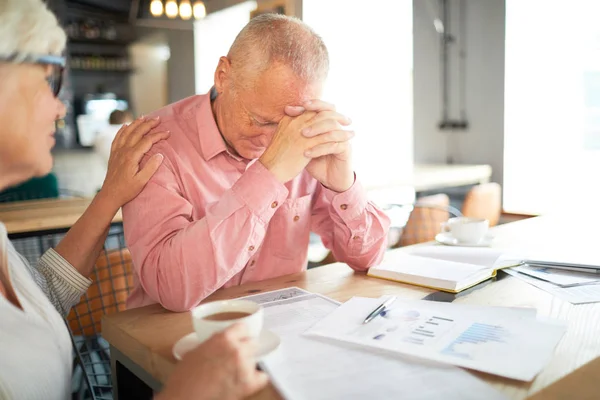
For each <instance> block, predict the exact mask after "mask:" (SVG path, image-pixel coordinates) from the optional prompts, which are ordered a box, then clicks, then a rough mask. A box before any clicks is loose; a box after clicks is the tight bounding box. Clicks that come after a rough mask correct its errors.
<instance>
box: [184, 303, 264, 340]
mask: <svg viewBox="0 0 600 400" xmlns="http://www.w3.org/2000/svg"><path fill="white" fill-rule="evenodd" d="M241 313H243V314H247V315H246V316H241V317H237V318H235V317H236V315H235V314H241ZM191 314H192V323H193V325H194V330H195V331H196V334H197V335H198V339H199V340H200V342H203V341H205V340H206V339H208V338H210V337H211V336H212V335H213V334H215V333H217V332H221V331H222V330H225V328H227V327H228V326H231V325H233V324H235V323H238V322H241V323H243V324H245V325H246V327H247V328H248V332H249V334H250V336H251V337H253V338H257V337H258V336H259V335H260V332H261V331H262V328H263V308H262V307H261V306H260V305H259V304H257V303H255V302H253V301H250V300H222V301H213V302H210V303H206V304H201V305H199V306H198V307H195V308H194V309H192V311H191ZM232 317H234V318H232Z"/></svg>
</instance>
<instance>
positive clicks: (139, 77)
mask: <svg viewBox="0 0 600 400" xmlns="http://www.w3.org/2000/svg"><path fill="white" fill-rule="evenodd" d="M168 49H169V47H168V45H167V44H166V41H165V42H163V43H160V42H156V43H135V44H133V45H132V46H130V48H129V53H130V55H131V60H132V63H133V67H134V70H135V73H134V74H133V75H132V76H131V79H130V81H129V82H130V93H131V102H132V106H133V108H134V111H135V113H136V115H144V114H148V113H150V112H152V111H154V110H157V109H159V108H161V107H163V106H165V105H166V104H167V62H168V61H167V60H166V59H165V58H166V57H167V56H168V51H169V50H168Z"/></svg>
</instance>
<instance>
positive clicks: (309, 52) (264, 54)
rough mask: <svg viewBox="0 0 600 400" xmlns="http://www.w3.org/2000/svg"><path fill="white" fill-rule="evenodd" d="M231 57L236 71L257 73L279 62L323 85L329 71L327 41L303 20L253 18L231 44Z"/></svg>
mask: <svg viewBox="0 0 600 400" xmlns="http://www.w3.org/2000/svg"><path fill="white" fill-rule="evenodd" d="M228 58H229V59H230V61H231V63H232V67H233V68H234V69H237V68H238V67H239V68H242V69H244V70H246V71H249V72H254V73H256V72H259V73H260V72H262V71H264V70H266V69H267V68H268V67H269V66H270V65H272V64H273V63H276V62H279V63H282V64H284V65H287V66H288V67H290V68H291V69H292V71H293V72H294V73H295V74H296V75H297V76H298V77H299V78H301V79H303V80H305V81H306V82H322V81H323V80H325V78H326V77H327V73H328V71H329V54H328V52H327V47H326V46H325V43H324V42H323V39H321V37H320V36H319V35H317V34H316V33H315V32H314V31H313V30H312V29H311V28H310V27H309V26H308V25H306V24H305V23H304V22H302V21H300V20H299V19H297V18H293V17H288V16H285V15H280V14H262V15H259V16H257V17H255V18H253V19H251V20H250V22H248V24H247V25H246V26H245V27H244V28H243V29H242V31H241V32H240V33H239V34H238V36H237V37H236V39H235V41H234V42H233V44H232V45H231V48H230V49H229V54H228Z"/></svg>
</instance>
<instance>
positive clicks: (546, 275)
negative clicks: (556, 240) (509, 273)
mask: <svg viewBox="0 0 600 400" xmlns="http://www.w3.org/2000/svg"><path fill="white" fill-rule="evenodd" d="M512 270H513V271H518V272H520V273H522V274H525V275H529V276H533V277H534V278H538V279H541V280H543V281H546V282H550V283H553V284H555V285H558V286H561V287H570V286H579V285H589V284H591V283H600V274H590V273H587V272H578V271H569V270H564V269H556V268H548V267H532V266H530V265H523V266H519V267H514V268H512Z"/></svg>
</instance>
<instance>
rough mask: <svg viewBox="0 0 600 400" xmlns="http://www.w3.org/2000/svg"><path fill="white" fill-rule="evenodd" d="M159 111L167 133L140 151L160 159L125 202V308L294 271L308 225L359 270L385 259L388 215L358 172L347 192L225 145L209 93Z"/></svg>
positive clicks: (178, 306) (181, 300) (198, 296)
mask: <svg viewBox="0 0 600 400" xmlns="http://www.w3.org/2000/svg"><path fill="white" fill-rule="evenodd" d="M156 115H159V116H160V117H161V122H160V125H159V126H158V127H157V128H155V130H156V131H164V130H170V131H171V136H170V137H169V139H167V140H165V141H162V142H160V143H158V144H156V145H155V146H154V147H153V148H152V150H151V151H150V153H149V154H148V155H147V156H146V158H145V160H147V158H148V156H150V155H151V154H154V153H161V154H163V155H164V161H163V163H162V165H161V167H160V168H159V169H158V171H157V172H156V174H155V175H154V176H153V177H152V179H151V180H150V182H149V183H148V184H147V185H146V187H145V188H144V190H143V191H142V193H140V195H139V196H138V197H137V198H135V199H134V200H133V201H131V202H130V203H128V204H127V205H126V206H125V207H123V220H124V228H125V239H126V242H127V245H128V247H129V249H130V251H131V255H132V257H133V264H134V266H135V287H134V289H133V291H132V293H131V295H130V297H129V300H128V307H139V306H144V305H148V304H153V303H157V302H158V303H160V304H162V305H163V307H165V308H167V309H170V310H173V311H185V310H189V309H190V308H192V307H194V306H196V305H197V304H198V303H199V302H200V301H202V300H203V299H204V298H205V297H207V296H208V295H210V294H211V293H213V292H214V291H215V290H217V289H219V288H221V287H229V286H233V285H240V284H242V283H245V282H253V281H260V280H263V279H267V278H273V277H276V276H280V275H286V274H291V273H295V272H300V271H302V270H304V269H305V268H306V265H307V249H308V242H309V234H310V231H311V230H312V231H313V232H316V233H317V234H319V235H320V236H321V240H322V241H323V244H324V245H325V246H326V247H327V248H329V249H331V250H332V252H333V255H334V256H335V258H336V259H337V260H339V261H343V262H346V263H347V264H348V265H349V266H350V267H352V268H354V269H356V270H365V269H367V268H368V267H370V266H372V265H374V264H376V263H378V262H380V261H381V258H382V257H383V253H384V251H385V248H386V241H387V231H388V228H389V219H388V218H387V216H386V215H385V214H384V213H383V212H382V211H381V210H380V209H378V208H377V207H376V206H375V205H373V204H371V203H370V202H368V201H367V198H366V194H365V191H364V189H363V188H362V187H361V185H360V183H359V182H358V180H357V181H356V182H355V183H354V185H353V186H352V187H351V188H350V189H349V190H347V191H346V192H343V193H336V192H333V191H331V190H328V189H327V188H325V187H324V186H322V185H321V184H320V183H319V182H317V181H316V180H315V179H314V178H312V177H311V176H310V175H309V174H308V173H307V172H306V171H304V172H303V173H301V174H300V175H299V176H298V177H296V178H295V179H293V180H292V181H290V182H288V183H286V184H285V185H284V184H282V183H280V182H279V181H278V180H277V179H276V178H275V176H274V175H273V174H272V173H271V172H270V171H269V170H267V169H266V168H265V167H264V166H263V165H262V164H261V163H260V162H258V161H256V160H254V161H250V162H249V161H247V160H244V159H240V158H238V157H236V156H234V155H232V154H230V153H229V152H228V150H227V147H226V145H225V143H224V141H223V139H222V137H221V135H220V133H219V130H218V128H217V125H216V123H215V120H214V117H213V113H212V109H211V103H210V98H209V96H208V95H201V96H192V97H189V98H187V99H184V100H181V101H179V102H177V103H175V104H172V105H169V106H167V107H165V108H162V109H160V110H158V111H157V112H155V113H154V114H153V115H150V116H156ZM145 160H144V161H145Z"/></svg>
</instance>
